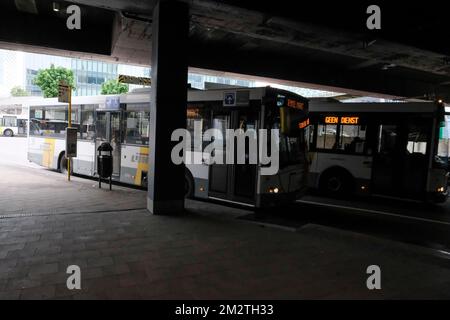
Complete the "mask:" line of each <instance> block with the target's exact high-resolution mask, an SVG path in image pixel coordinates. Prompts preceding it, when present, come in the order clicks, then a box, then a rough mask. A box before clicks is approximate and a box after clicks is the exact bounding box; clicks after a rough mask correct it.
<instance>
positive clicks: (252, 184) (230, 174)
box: [209, 109, 258, 204]
mask: <svg viewBox="0 0 450 320" xmlns="http://www.w3.org/2000/svg"><path fill="white" fill-rule="evenodd" d="M257 122H258V112H256V111H253V110H247V109H239V110H231V111H228V112H227V113H225V114H216V115H213V124H212V125H213V128H216V129H219V130H220V131H222V134H223V138H224V139H225V137H226V132H225V129H233V130H236V129H243V130H244V131H247V130H249V129H254V130H256V129H257ZM248 143H249V141H248V140H247V141H246V145H245V150H243V151H244V157H245V160H246V163H245V164H238V163H237V159H238V153H237V147H238V145H237V139H235V142H234V159H233V160H234V161H233V163H232V164H226V163H225V161H226V148H227V146H226V145H225V144H226V142H225V140H224V141H223V144H222V145H223V148H222V149H220V150H219V149H216V150H215V155H216V156H219V155H220V156H221V157H223V159H224V160H223V161H224V164H212V165H210V171H209V191H210V195H211V196H212V197H218V198H223V199H226V200H230V201H235V202H241V203H249V204H252V203H254V200H255V191H256V172H257V165H256V164H249V159H250V152H251V149H250V148H249V145H248ZM218 145H221V144H218Z"/></svg>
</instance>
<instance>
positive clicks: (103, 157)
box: [97, 142, 113, 190]
mask: <svg viewBox="0 0 450 320" xmlns="http://www.w3.org/2000/svg"><path fill="white" fill-rule="evenodd" d="M112 152H113V147H112V146H111V144H109V143H108V142H103V143H102V144H101V145H100V146H99V147H98V148H97V174H98V187H99V188H101V187H102V179H107V178H109V190H111V184H112V173H113V156H112Z"/></svg>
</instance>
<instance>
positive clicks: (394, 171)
mask: <svg viewBox="0 0 450 320" xmlns="http://www.w3.org/2000/svg"><path fill="white" fill-rule="evenodd" d="M377 135H378V136H377V146H376V148H377V149H376V150H375V154H374V157H373V163H372V191H373V193H377V194H385V195H396V194H397V190H399V189H400V182H401V180H402V177H401V171H400V170H399V165H401V163H399V162H400V161H399V157H400V154H399V151H400V150H399V149H398V147H399V145H400V130H399V126H398V125H396V124H381V125H379V126H378V133H377Z"/></svg>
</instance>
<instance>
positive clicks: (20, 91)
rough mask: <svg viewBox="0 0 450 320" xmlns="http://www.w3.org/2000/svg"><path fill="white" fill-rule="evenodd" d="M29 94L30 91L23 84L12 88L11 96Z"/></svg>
mask: <svg viewBox="0 0 450 320" xmlns="http://www.w3.org/2000/svg"><path fill="white" fill-rule="evenodd" d="M28 95H29V94H28V92H27V91H26V90H25V89H24V88H22V87H21V86H15V87H14V88H12V89H11V96H13V97H26V96H28Z"/></svg>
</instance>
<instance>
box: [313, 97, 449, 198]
mask: <svg viewBox="0 0 450 320" xmlns="http://www.w3.org/2000/svg"><path fill="white" fill-rule="evenodd" d="M310 117H311V126H310V128H309V129H310V139H309V144H310V163H311V164H310V171H309V179H308V181H309V182H308V183H309V186H310V187H312V188H315V189H321V190H322V191H324V192H327V193H330V194H334V195H338V194H339V195H344V194H351V193H361V194H368V193H370V194H379V195H384V196H392V197H400V198H410V199H420V200H432V201H435V202H443V201H445V200H446V199H447V168H446V166H445V164H444V163H443V161H442V160H441V159H439V158H438V157H437V154H438V143H439V129H440V124H441V121H442V118H443V106H442V105H438V104H435V103H432V102H429V103H428V102H418V103H416V102H414V103H339V102H329V101H320V100H318V101H314V100H312V101H311V102H310Z"/></svg>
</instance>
